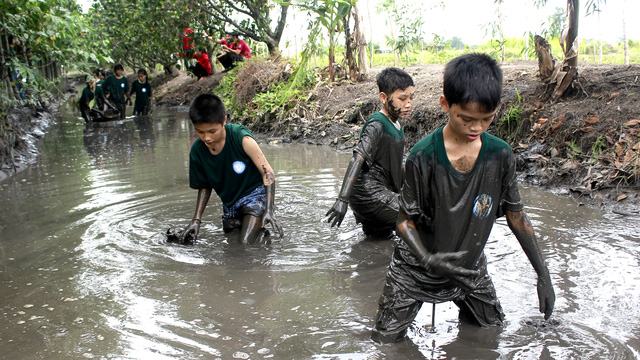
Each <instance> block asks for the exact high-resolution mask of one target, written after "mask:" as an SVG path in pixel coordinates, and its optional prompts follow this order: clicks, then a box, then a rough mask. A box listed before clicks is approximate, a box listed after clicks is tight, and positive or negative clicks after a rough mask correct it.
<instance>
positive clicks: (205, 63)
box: [190, 48, 213, 80]
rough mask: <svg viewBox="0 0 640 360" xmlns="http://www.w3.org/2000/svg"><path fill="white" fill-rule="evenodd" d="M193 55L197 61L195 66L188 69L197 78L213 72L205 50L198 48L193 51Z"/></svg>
mask: <svg viewBox="0 0 640 360" xmlns="http://www.w3.org/2000/svg"><path fill="white" fill-rule="evenodd" d="M193 57H194V58H195V59H196V60H197V63H196V65H195V66H193V67H191V69H190V70H191V72H193V75H195V76H196V77H197V78H198V80H200V78H203V77H206V76H209V75H211V74H212V73H213V72H212V71H211V61H210V60H209V54H208V53H207V50H205V49H203V48H200V49H198V50H197V51H196V52H195V54H193Z"/></svg>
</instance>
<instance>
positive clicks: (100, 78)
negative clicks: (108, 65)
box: [93, 69, 105, 111]
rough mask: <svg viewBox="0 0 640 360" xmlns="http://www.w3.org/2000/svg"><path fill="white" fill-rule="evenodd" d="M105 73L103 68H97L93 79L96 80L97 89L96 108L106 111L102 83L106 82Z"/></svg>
mask: <svg viewBox="0 0 640 360" xmlns="http://www.w3.org/2000/svg"><path fill="white" fill-rule="evenodd" d="M104 78H105V73H104V70H102V69H95V70H94V71H93V79H94V80H95V82H96V91H95V99H96V108H97V109H98V110H99V111H104V90H103V88H102V85H103V84H104Z"/></svg>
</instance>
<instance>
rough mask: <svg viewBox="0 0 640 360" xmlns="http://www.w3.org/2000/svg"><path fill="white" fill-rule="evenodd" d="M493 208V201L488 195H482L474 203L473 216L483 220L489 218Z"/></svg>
mask: <svg viewBox="0 0 640 360" xmlns="http://www.w3.org/2000/svg"><path fill="white" fill-rule="evenodd" d="M492 208H493V199H492V198H491V196H489V195H487V194H480V195H478V196H476V198H475V200H474V201H473V215H475V216H477V217H479V218H481V219H483V218H485V217H487V216H489V214H490V213H491V209H492Z"/></svg>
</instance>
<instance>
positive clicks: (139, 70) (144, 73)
mask: <svg viewBox="0 0 640 360" xmlns="http://www.w3.org/2000/svg"><path fill="white" fill-rule="evenodd" d="M140 74H143V75H144V76H147V70H145V69H138V75H140Z"/></svg>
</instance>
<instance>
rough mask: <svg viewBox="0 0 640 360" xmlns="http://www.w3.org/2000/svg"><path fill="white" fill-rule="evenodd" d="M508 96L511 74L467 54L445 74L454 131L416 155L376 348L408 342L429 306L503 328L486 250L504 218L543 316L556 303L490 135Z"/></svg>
mask: <svg viewBox="0 0 640 360" xmlns="http://www.w3.org/2000/svg"><path fill="white" fill-rule="evenodd" d="M501 95H502V70H500V67H499V66H498V64H497V63H496V62H495V60H493V59H492V58H490V57H489V56H487V55H484V54H467V55H463V56H460V57H457V58H455V59H453V60H452V61H450V62H449V63H448V64H447V65H446V67H445V70H444V84H443V94H442V95H441V96H440V107H441V108H442V110H443V111H444V112H445V113H446V114H447V115H448V121H447V124H446V125H445V126H444V127H440V128H438V129H436V130H435V131H433V132H432V133H431V134H428V135H427V136H425V137H424V138H422V140H420V141H419V142H418V143H417V144H416V145H415V146H413V148H412V149H411V151H410V152H409V155H408V157H407V161H406V164H405V172H404V183H403V185H402V191H401V193H400V214H399V216H398V221H397V232H398V235H399V236H400V238H401V241H399V242H397V243H396V245H395V250H394V252H393V255H392V258H391V263H390V265H389V268H388V270H387V276H386V282H385V285H384V289H383V290H382V296H381V297H380V300H379V303H378V315H377V316H376V321H375V328H374V330H373V334H372V338H373V339H374V340H376V341H379V342H396V341H400V340H402V339H403V338H404V336H405V334H406V332H407V328H408V327H409V326H410V325H411V323H412V322H413V320H414V319H415V317H416V315H417V314H418V311H419V310H420V307H421V306H422V304H423V302H430V303H441V302H445V301H453V302H454V303H455V304H456V305H457V306H458V308H460V314H459V317H460V321H464V322H469V323H472V324H476V325H479V326H501V325H502V324H503V320H504V314H503V313H502V308H501V306H500V302H499V301H498V298H497V296H496V291H495V289H494V286H493V282H492V281H491V277H490V276H489V274H488V272H487V259H486V257H485V255H484V247H485V244H486V243H487V239H488V238H489V234H490V233H491V229H492V227H493V224H494V222H495V220H496V218H498V217H501V216H506V218H507V224H508V225H509V228H510V229H511V231H513V233H514V235H515V236H516V238H517V239H518V241H519V242H520V246H522V249H523V250H524V252H525V254H526V255H527V257H528V258H529V261H530V262H531V265H533V268H534V270H535V272H536V274H537V277H538V281H537V291H538V300H539V309H540V312H542V313H544V317H545V319H548V318H549V316H551V313H552V311H553V306H554V303H555V294H554V291H553V286H552V284H551V277H550V276H549V270H548V269H547V266H546V264H545V262H544V258H543V256H542V253H541V251H540V249H539V248H538V243H537V239H536V235H535V233H534V231H533V227H532V225H531V222H530V221H529V219H528V218H527V215H526V214H525V213H524V211H523V204H522V200H521V198H520V193H519V191H518V181H517V179H516V160H515V157H514V155H513V151H512V150H511V147H510V146H509V144H507V143H506V142H504V141H503V140H501V139H499V138H497V137H495V136H493V135H490V134H488V133H487V132H486V131H487V129H488V128H489V126H490V125H491V123H492V122H493V119H494V117H495V116H496V112H497V108H498V105H499V103H500V98H501Z"/></svg>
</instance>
